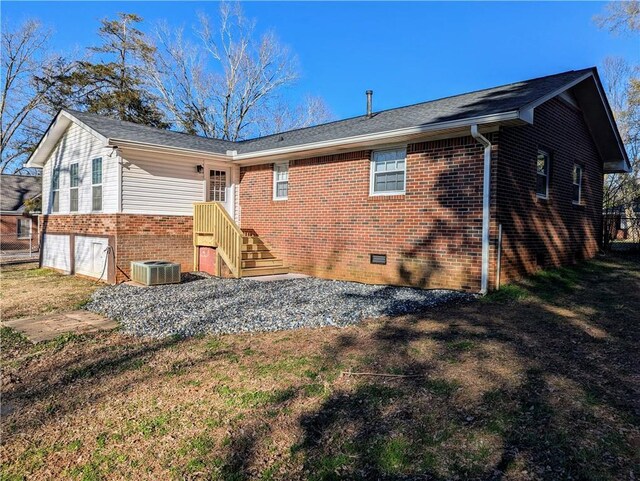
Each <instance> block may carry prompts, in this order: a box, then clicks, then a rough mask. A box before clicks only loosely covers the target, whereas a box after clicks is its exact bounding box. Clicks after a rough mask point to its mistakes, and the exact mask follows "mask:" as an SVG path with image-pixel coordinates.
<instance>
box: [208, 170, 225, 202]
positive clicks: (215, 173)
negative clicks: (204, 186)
mask: <svg viewBox="0 0 640 481" xmlns="http://www.w3.org/2000/svg"><path fill="white" fill-rule="evenodd" d="M226 198H227V173H226V172H225V171H224V170H210V171H209V200H210V201H211V202H223V203H224V202H225V201H226Z"/></svg>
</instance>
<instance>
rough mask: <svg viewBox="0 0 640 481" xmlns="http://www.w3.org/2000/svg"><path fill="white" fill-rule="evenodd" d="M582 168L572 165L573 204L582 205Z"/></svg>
mask: <svg viewBox="0 0 640 481" xmlns="http://www.w3.org/2000/svg"><path fill="white" fill-rule="evenodd" d="M582 172H583V170H582V166H581V165H578V164H573V192H572V198H571V200H572V201H573V203H574V204H580V203H582Z"/></svg>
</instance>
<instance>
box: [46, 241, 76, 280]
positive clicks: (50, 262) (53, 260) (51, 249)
mask: <svg viewBox="0 0 640 481" xmlns="http://www.w3.org/2000/svg"><path fill="white" fill-rule="evenodd" d="M70 248H71V247H70V241H69V236H68V235H58V234H45V235H43V236H42V266H43V267H53V268H54V269H58V270H61V271H63V272H66V273H70V272H71V260H70V258H69V254H70V252H69V249H70Z"/></svg>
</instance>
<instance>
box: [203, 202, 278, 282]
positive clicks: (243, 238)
mask: <svg viewBox="0 0 640 481" xmlns="http://www.w3.org/2000/svg"><path fill="white" fill-rule="evenodd" d="M203 246H206V247H215V248H216V256H217V258H216V275H218V276H222V275H223V273H222V270H221V268H222V265H223V263H224V265H226V266H227V267H228V268H229V271H230V272H231V275H232V276H233V277H236V278H239V277H254V276H271V275H276V274H287V273H288V272H289V268H288V267H286V266H285V265H284V263H283V262H282V260H281V259H278V258H276V256H274V255H273V254H272V253H271V251H269V248H268V247H267V246H266V245H264V242H262V239H260V237H258V235H257V234H256V232H254V231H251V230H241V229H240V227H238V225H237V224H236V223H235V221H234V220H233V219H232V218H231V217H230V216H229V214H228V213H227V211H226V210H225V208H224V206H223V205H222V204H220V203H219V202H196V203H194V204H193V247H194V249H193V267H194V269H195V270H197V269H198V268H199V262H200V261H199V256H198V250H199V248H200V247H203Z"/></svg>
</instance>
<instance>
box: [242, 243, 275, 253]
mask: <svg viewBox="0 0 640 481" xmlns="http://www.w3.org/2000/svg"><path fill="white" fill-rule="evenodd" d="M256 251H267V252H268V251H269V249H268V248H267V246H266V245H264V244H242V252H256Z"/></svg>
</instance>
